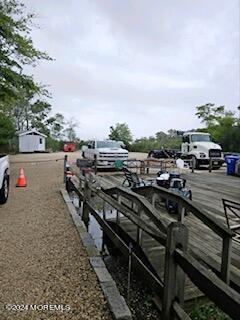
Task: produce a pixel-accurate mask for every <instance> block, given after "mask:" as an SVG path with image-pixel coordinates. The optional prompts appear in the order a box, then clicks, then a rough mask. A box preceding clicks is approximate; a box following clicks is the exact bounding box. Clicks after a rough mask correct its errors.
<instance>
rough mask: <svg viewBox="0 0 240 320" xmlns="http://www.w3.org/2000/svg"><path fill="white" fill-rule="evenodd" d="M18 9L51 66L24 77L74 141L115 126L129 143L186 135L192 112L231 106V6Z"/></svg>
mask: <svg viewBox="0 0 240 320" xmlns="http://www.w3.org/2000/svg"><path fill="white" fill-rule="evenodd" d="M25 3H26V5H27V6H28V8H29V10H30V11H35V12H36V13H37V14H38V21H37V22H38V24H39V25H40V26H41V28H40V29H35V30H34V31H33V40H34V43H35V45H36V46H37V47H39V48H40V49H44V50H46V51H47V52H49V54H50V55H51V56H53V57H54V58H55V61H54V62H42V63H40V65H39V66H38V67H37V68H36V69H34V70H33V73H34V75H35V77H36V79H37V80H38V81H41V82H43V83H47V84H49V85H50V86H51V87H50V90H51V91H52V94H53V98H52V101H51V103H52V106H53V110H54V112H62V113H63V114H64V115H66V116H68V117H74V118H76V119H78V120H79V124H80V125H79V129H78V133H79V136H80V137H81V138H88V137H94V136H95V137H106V135H107V134H108V131H109V126H110V125H113V124H115V123H116V122H123V121H124V122H127V123H128V124H129V126H130V128H131V130H132V131H133V133H134V135H135V136H136V137H139V136H147V135H153V134H154V133H155V132H157V131H160V130H168V129H170V128H179V129H188V128H194V127H197V126H199V125H200V123H199V120H198V119H196V117H195V116H194V113H195V108H194V107H195V106H196V105H199V104H203V103H206V102H215V103H216V104H221V105H222V104H224V105H226V107H227V108H229V109H234V108H236V107H237V106H238V105H239V104H240V98H239V16H238V12H239V2H238V0H233V1H231V2H230V3H227V2H226V1H223V0H220V1H217V0H212V1H207V0H203V1H190V0H184V1H176V0H175V1H174V0H171V1H168V2H165V1H157V0H156V1H153V0H152V1H147V0H138V1H137V0H131V1H113V0H95V1H93V0H92V1H87V0H86V1H84V0H81V1H73V0H70V1H66V0H62V1H56V0H55V1H46V0H42V1H41V2H36V1H34V0H26V1H25Z"/></svg>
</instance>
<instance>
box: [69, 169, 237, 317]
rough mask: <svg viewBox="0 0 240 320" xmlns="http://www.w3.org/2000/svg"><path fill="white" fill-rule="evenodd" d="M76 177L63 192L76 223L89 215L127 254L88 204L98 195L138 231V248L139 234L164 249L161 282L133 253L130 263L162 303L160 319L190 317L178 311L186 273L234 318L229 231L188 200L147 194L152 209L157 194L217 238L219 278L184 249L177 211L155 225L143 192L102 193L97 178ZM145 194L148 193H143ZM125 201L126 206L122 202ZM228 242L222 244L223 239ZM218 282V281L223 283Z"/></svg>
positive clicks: (164, 193) (163, 192) (118, 190)
mask: <svg viewBox="0 0 240 320" xmlns="http://www.w3.org/2000/svg"><path fill="white" fill-rule="evenodd" d="M77 177H78V179H73V178H67V179H66V180H67V181H66V184H67V189H68V190H74V191H75V192H76V194H77V195H78V197H79V201H80V205H82V219H83V220H84V221H85V222H86V223H88V221H89V214H92V215H93V216H94V218H95V219H96V220H97V221H98V223H99V224H100V226H101V227H102V228H103V229H104V231H105V232H106V233H107V235H108V236H109V237H110V239H111V240H112V241H113V242H114V244H115V245H116V246H117V247H118V248H119V249H120V250H121V251H122V253H123V254H125V255H128V250H129V248H128V246H127V244H126V243H125V242H124V241H123V240H122V239H121V238H120V237H119V235H118V234H116V232H115V231H114V230H113V229H112V228H111V227H110V225H109V224H108V223H107V221H106V219H105V218H104V215H103V217H100V215H99V212H98V211H97V210H96V209H95V208H94V206H93V205H92V204H91V195H92V194H95V195H97V196H99V197H100V198H101V199H102V200H103V202H104V203H108V204H110V205H111V206H112V207H113V208H115V209H116V210H117V215H116V224H118V223H119V221H120V219H119V214H118V213H122V214H123V215H124V216H125V217H126V218H127V219H129V220H130V221H131V222H132V223H133V224H135V225H136V226H137V228H138V231H137V243H138V244H139V245H140V246H141V236H142V232H145V233H146V234H148V235H149V236H150V237H152V238H153V239H154V240H155V241H157V242H158V243H159V244H161V245H162V246H164V247H165V248H166V251H165V252H166V253H165V271H164V281H163V282H162V281H161V279H159V278H158V277H157V276H156V274H154V272H152V271H151V270H150V269H149V268H148V267H147V266H146V265H145V264H144V263H143V261H142V260H141V259H140V258H139V256H138V255H137V254H135V253H134V252H133V256H132V259H133V265H136V266H137V267H138V268H139V270H140V271H141V272H143V273H144V277H145V279H146V280H147V281H148V283H149V284H150V285H151V287H152V288H153V290H155V291H156V292H157V293H158V294H159V296H160V297H161V299H162V302H163V304H162V305H163V307H162V318H163V319H164V320H170V319H171V320H172V319H180V320H183V319H190V317H189V316H188V315H187V314H186V312H185V311H184V309H183V303H184V288H185V277H186V275H187V276H188V277H189V278H190V280H191V281H192V282H193V283H194V284H195V285H196V286H197V287H198V288H199V289H200V290H201V291H202V292H203V293H204V294H205V295H206V296H207V297H209V299H211V300H212V301H213V302H214V303H215V304H216V305H217V306H218V307H219V308H220V309H222V310H223V311H224V312H226V313H227V314H228V315H229V316H230V317H231V318H232V319H236V320H237V319H238V320H239V314H240V295H239V294H238V293H237V292H236V291H235V290H233V289H232V288H231V287H230V286H229V285H228V282H229V260H230V253H231V250H230V249H231V246H230V245H229V243H231V240H230V239H231V238H232V235H233V233H232V232H231V231H230V230H229V229H228V228H226V227H224V226H223V225H221V224H220V223H218V222H217V221H214V220H213V219H212V218H211V217H209V216H208V215H207V214H206V213H205V212H204V210H202V209H201V208H198V207H197V206H196V205H195V204H194V203H192V202H191V201H189V200H187V199H185V198H182V197H180V196H178V195H176V194H174V193H172V192H171V191H169V190H166V189H162V188H160V187H150V188H151V189H148V191H149V190H151V192H152V196H153V197H152V203H153V205H154V203H155V201H156V196H154V194H155V193H156V192H158V194H160V196H161V197H163V198H164V197H165V198H168V199H171V200H173V201H177V202H178V204H179V206H180V208H181V209H180V211H182V210H183V209H184V208H185V209H187V210H189V211H191V213H192V214H194V215H195V216H196V217H198V218H199V219H200V220H201V221H203V223H205V224H206V225H207V226H208V227H210V228H211V229H212V230H213V231H214V232H216V233H217V234H218V235H219V236H220V237H222V239H223V243H224V242H225V244H223V250H222V255H223V256H224V257H223V258H222V270H221V277H222V279H220V278H219V277H218V276H217V275H216V274H214V273H213V272H212V271H210V270H209V269H208V268H206V267H205V266H204V265H203V264H201V263H200V262H199V261H198V260H197V259H196V258H195V257H194V255H192V254H191V250H188V229H187V227H186V226H185V225H184V224H182V212H180V213H179V220H180V221H178V222H171V221H170V220H169V221H168V220H164V222H163V221H161V218H160V216H159V215H158V214H157V210H156V209H155V208H154V207H153V206H152V205H151V204H150V203H149V202H148V201H147V200H146V198H145V197H143V196H142V195H143V194H144V195H146V193H145V191H146V190H147V189H146V188H148V187H145V188H140V189H138V192H140V193H141V194H136V193H135V192H134V191H131V190H127V189H125V188H121V187H118V188H117V187H116V188H113V189H110V190H108V191H107V190H103V189H102V188H101V186H100V185H99V183H98V181H97V179H96V177H95V176H93V175H89V177H88V178H87V177H84V176H82V175H81V174H78V175H77ZM147 193H148V195H149V192H147ZM124 199H125V200H128V201H129V203H126V201H125V200H124ZM144 216H147V217H148V218H149V219H150V221H152V223H153V224H151V225H150V224H149V223H148V222H146V220H145V219H144V218H143V217H144ZM226 239H228V240H226ZM223 280H224V281H223Z"/></svg>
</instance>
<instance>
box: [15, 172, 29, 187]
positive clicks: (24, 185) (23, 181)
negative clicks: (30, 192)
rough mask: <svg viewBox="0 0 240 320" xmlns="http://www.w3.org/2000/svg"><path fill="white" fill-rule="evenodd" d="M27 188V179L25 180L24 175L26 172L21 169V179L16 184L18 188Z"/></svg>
mask: <svg viewBox="0 0 240 320" xmlns="http://www.w3.org/2000/svg"><path fill="white" fill-rule="evenodd" d="M26 186H27V181H26V178H25V175H24V171H23V168H22V169H20V172H19V177H18V179H17V184H16V187H21V188H22V187H26Z"/></svg>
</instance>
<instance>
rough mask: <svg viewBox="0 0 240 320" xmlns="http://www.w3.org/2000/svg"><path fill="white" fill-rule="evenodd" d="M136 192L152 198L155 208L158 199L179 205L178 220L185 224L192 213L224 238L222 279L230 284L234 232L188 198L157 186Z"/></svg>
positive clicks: (139, 189) (143, 188)
mask: <svg viewBox="0 0 240 320" xmlns="http://www.w3.org/2000/svg"><path fill="white" fill-rule="evenodd" d="M134 191H135V192H137V193H139V194H141V195H144V196H151V198H152V204H153V206H155V202H156V200H157V199H161V198H164V199H170V200H172V201H174V202H177V203H178V210H179V213H178V220H179V221H181V222H183V220H184V214H185V212H186V211H188V212H191V213H192V214H193V215H194V216H195V217H197V218H198V219H199V220H201V221H202V222H203V223H204V224H205V225H206V226H208V227H209V228H210V229H211V230H213V231H214V232H215V233H216V234H217V235H218V236H219V237H221V238H222V254H221V257H222V262H221V278H222V280H224V281H225V282H226V283H228V284H229V282H230V266H231V250H232V237H233V236H234V235H235V233H234V232H233V231H231V230H230V229H229V228H227V227H226V226H225V225H224V224H222V223H221V222H219V221H218V220H217V219H213V218H212V217H211V216H210V215H209V214H207V213H206V212H205V211H204V209H203V208H200V207H199V205H197V204H196V203H194V201H191V200H189V199H187V198H183V197H181V196H180V195H178V194H175V193H173V192H171V191H169V190H167V189H165V188H161V187H157V186H145V187H141V188H136V189H134Z"/></svg>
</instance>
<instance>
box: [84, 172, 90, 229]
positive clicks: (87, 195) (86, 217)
mask: <svg viewBox="0 0 240 320" xmlns="http://www.w3.org/2000/svg"><path fill="white" fill-rule="evenodd" d="M85 179H86V178H85ZM90 197H91V190H90V189H89V187H88V181H87V180H85V185H84V200H83V210H82V220H83V222H84V223H85V225H86V228H87V230H88V226H89V220H90V219H89V210H88V207H87V202H88V201H89V200H90Z"/></svg>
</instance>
